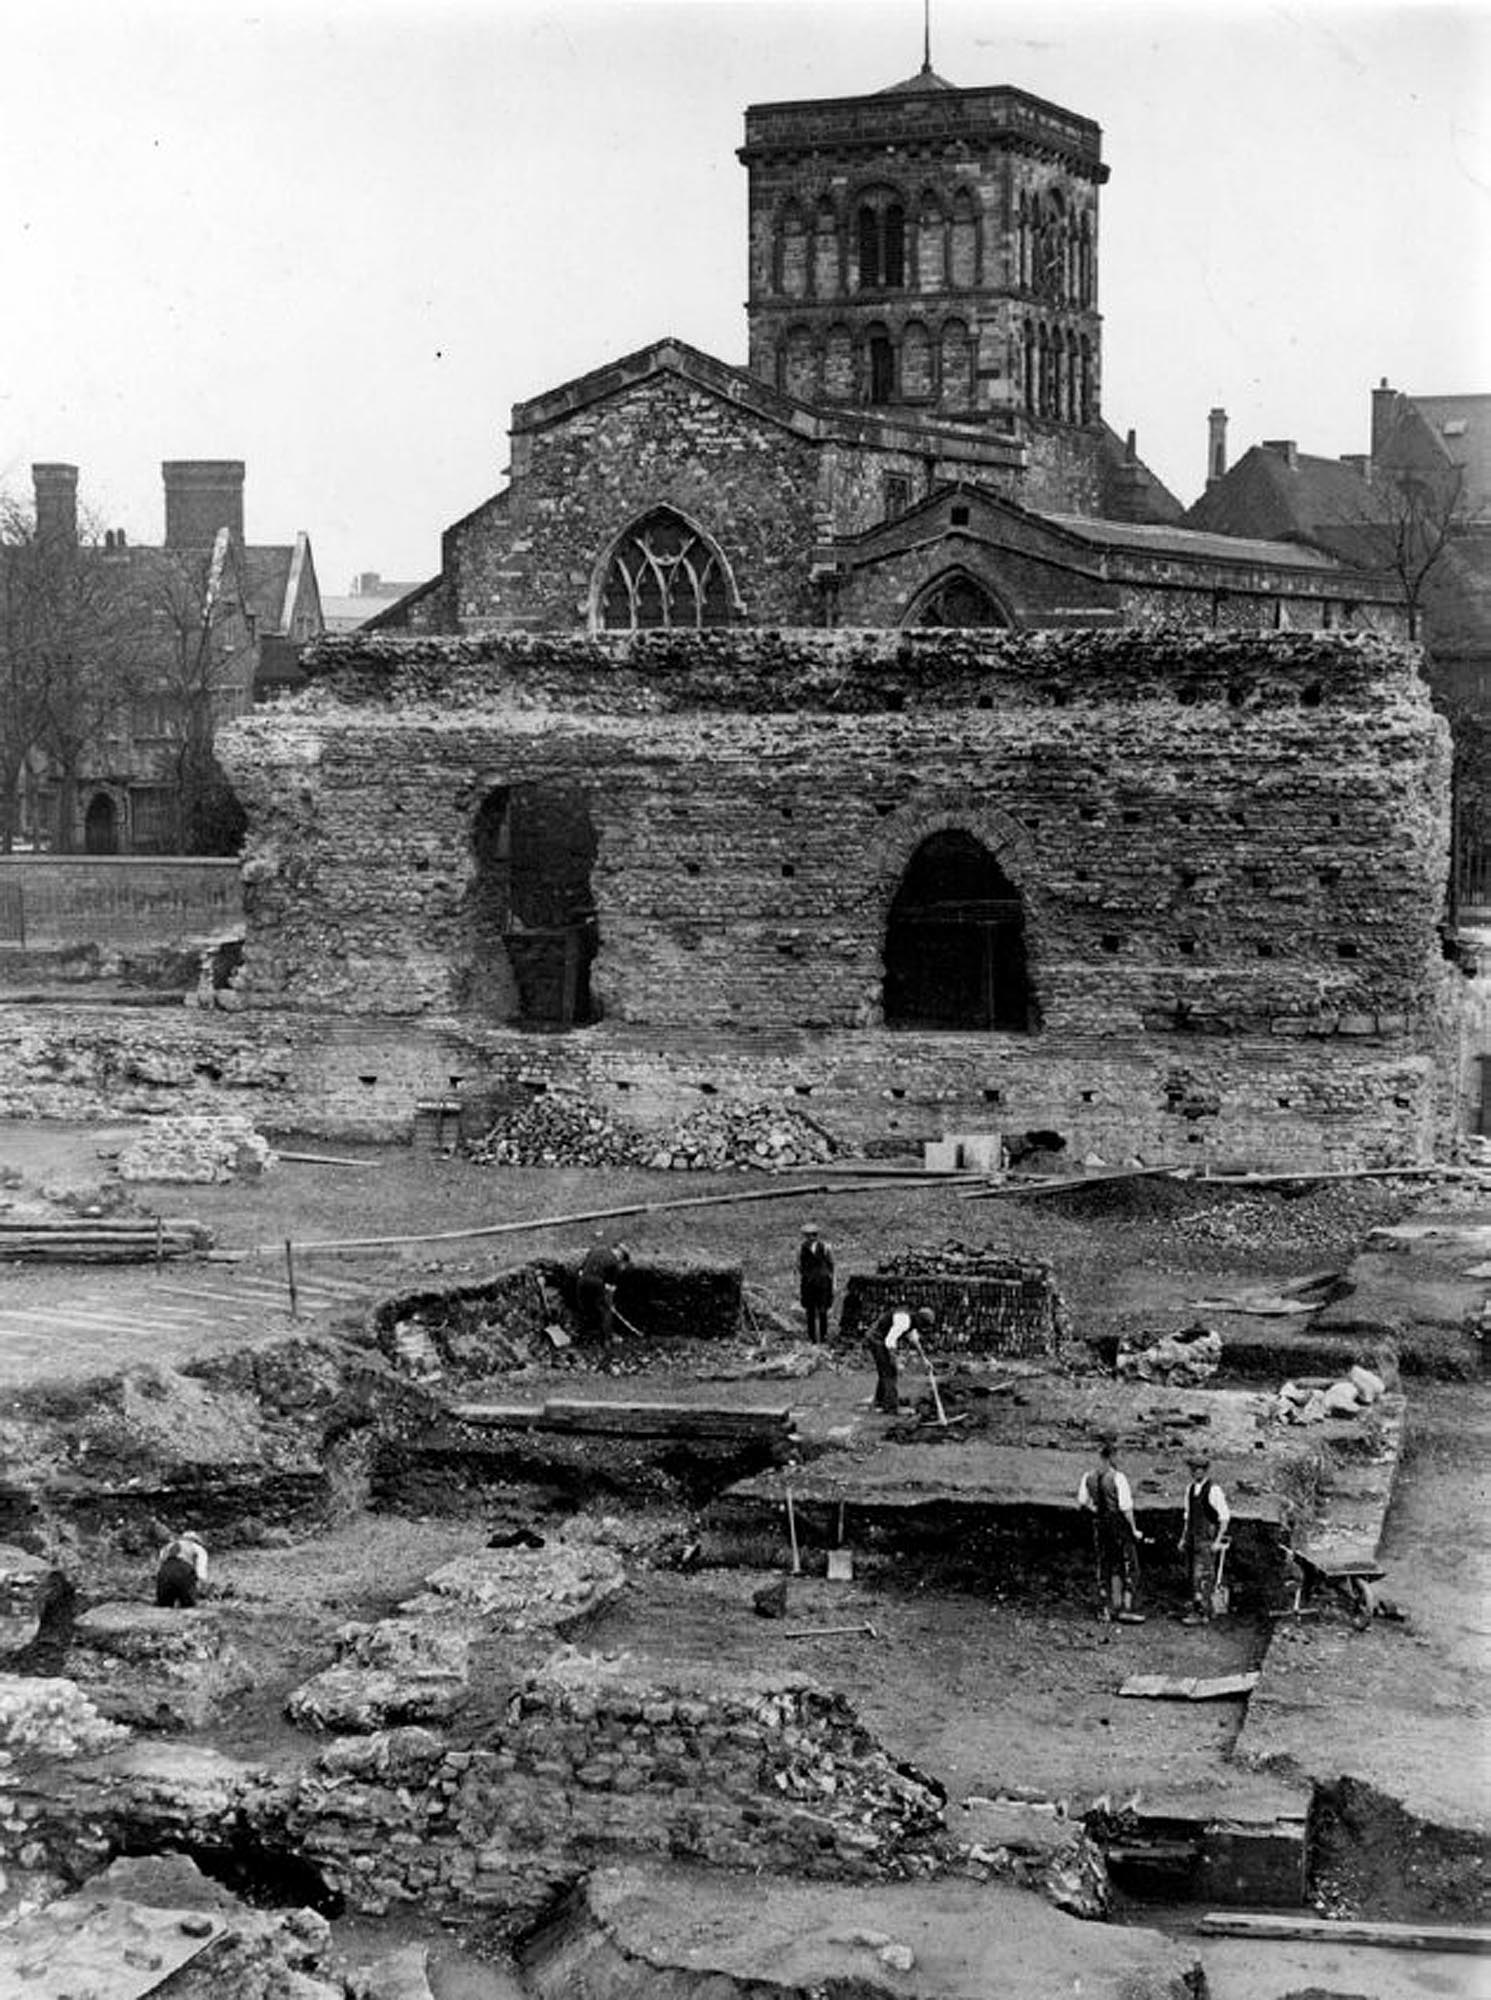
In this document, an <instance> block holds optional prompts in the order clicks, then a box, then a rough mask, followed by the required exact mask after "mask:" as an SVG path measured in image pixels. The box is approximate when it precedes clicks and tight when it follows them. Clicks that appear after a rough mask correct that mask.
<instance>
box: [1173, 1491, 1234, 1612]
mask: <svg viewBox="0 0 1491 2000" xmlns="http://www.w3.org/2000/svg"><path fill="white" fill-rule="evenodd" d="M1186 1464H1187V1465H1188V1466H1189V1467H1190V1470H1191V1478H1190V1483H1189V1485H1188V1486H1187V1487H1186V1497H1185V1518H1184V1520H1183V1522H1182V1525H1181V1531H1180V1542H1179V1548H1180V1553H1181V1554H1182V1556H1184V1557H1185V1559H1186V1563H1187V1566H1188V1567H1189V1570H1190V1579H1191V1604H1190V1609H1189V1610H1188V1611H1187V1612H1186V1614H1185V1616H1184V1617H1183V1618H1182V1619H1181V1621H1180V1622H1181V1624H1182V1625H1205V1624H1208V1623H1209V1622H1210V1620H1211V1615H1212V1613H1213V1611H1214V1610H1215V1609H1216V1608H1217V1599H1218V1597H1219V1595H1220V1592H1219V1589H1218V1585H1219V1583H1220V1580H1221V1566H1222V1564H1223V1562H1224V1561H1225V1560H1226V1552H1227V1530H1228V1528H1229V1527H1230V1526H1231V1525H1232V1510H1231V1508H1230V1507H1229V1506H1228V1505H1227V1495H1226V1494H1225V1493H1224V1492H1223V1491H1222V1489H1221V1487H1220V1486H1219V1485H1218V1484H1217V1482H1216V1481H1215V1480H1214V1479H1213V1478H1212V1476H1211V1460H1210V1459H1209V1458H1208V1457H1207V1455H1206V1453H1205V1452H1204V1451H1197V1452H1192V1454H1191V1456H1190V1457H1189V1458H1188V1459H1187V1460H1186ZM1223 1608H1224V1609H1225V1606H1224V1607H1223Z"/></svg>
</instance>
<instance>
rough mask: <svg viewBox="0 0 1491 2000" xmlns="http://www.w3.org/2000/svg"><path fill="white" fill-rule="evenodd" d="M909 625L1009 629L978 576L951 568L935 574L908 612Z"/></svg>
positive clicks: (998, 607) (991, 629)
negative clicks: (939, 574) (935, 576)
mask: <svg viewBox="0 0 1491 2000" xmlns="http://www.w3.org/2000/svg"><path fill="white" fill-rule="evenodd" d="M906 625H907V628H908V629H910V628H911V627H915V626H925V625H937V626H944V627H948V628H951V629H952V630H954V631H961V632H990V631H1008V630H1009V629H1010V621H1009V619H1008V618H1007V617H1006V616H1005V614H1004V611H1003V609H1002V608H1001V607H1000V605H999V604H998V602H997V601H996V599H995V598H994V596H993V593H992V592H991V591H989V590H988V589H987V588H986V587H985V586H984V585H983V584H982V583H980V582H979V580H978V578H977V577H976V576H970V575H969V573H968V571H967V570H966V569H950V570H946V571H944V573H943V574H942V575H941V576H939V577H937V578H935V579H934V580H933V581H932V582H931V583H930V584H928V586H927V588H926V589H925V590H924V591H923V592H922V594H921V596H920V597H918V598H916V599H915V601H914V602H913V604H912V606H911V609H910V611H909V612H908V613H907V614H906Z"/></svg>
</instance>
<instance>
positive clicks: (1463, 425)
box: [1385, 396, 1491, 518]
mask: <svg viewBox="0 0 1491 2000" xmlns="http://www.w3.org/2000/svg"><path fill="white" fill-rule="evenodd" d="M1404 401H1405V402H1406V403H1407V404H1408V405H1409V406H1410V408H1411V409H1412V410H1413V412H1414V413H1415V414H1416V415H1417V416H1418V417H1419V419H1420V421H1421V423H1422V425H1423V428H1424V431H1425V432H1426V433H1427V434H1428V437H1429V438H1430V439H1431V440H1432V441H1433V444H1434V445H1435V446H1436V447H1437V448H1438V449H1439V450H1440V451H1441V452H1443V454H1444V456H1445V458H1447V459H1448V460H1449V462H1450V464H1452V465H1458V466H1462V467H1463V468H1464V471H1465V485H1464V490H1463V494H1462V503H1463V506H1464V509H1465V511H1466V512H1467V513H1468V514H1470V515H1472V516H1473V517H1476V518H1480V517H1482V516H1484V515H1486V514H1488V513H1491V396H1405V398H1404ZM1395 442H1396V440H1395V439H1390V440H1389V448H1388V452H1387V453H1386V454H1385V456H1387V457H1389V458H1391V457H1392V456H1393V451H1392V446H1393V444H1394V443H1395Z"/></svg>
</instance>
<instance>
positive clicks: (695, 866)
mask: <svg viewBox="0 0 1491 2000" xmlns="http://www.w3.org/2000/svg"><path fill="white" fill-rule="evenodd" d="M312 666H313V674H314V678H313V680H312V683H311V685H310V687H309V688H308V690H307V692H306V693H305V694H303V695H302V696H300V697H299V698H298V699H297V700H296V701H294V702H293V703H291V704H289V705H287V706H284V707H278V708H276V709H274V710H273V711H266V712H264V713H255V714H253V715H250V716H247V717H245V718H243V719H241V720H240V721H238V722H237V723H235V724H233V725H231V727H230V728H229V730H228V731H227V732H226V733H225V737H224V741H223V744H222V746H221V754H222V755H223V757H224V760H225V762H226V763H227V764H228V765H229V767H230V769H231V772H232V776H233V780H234V783H235V785H236V786H237V788H238V789H239V791H240V794H241V795H242V796H243V798H244V799H245V802H246V804H247V806H248V809H249V813H250V818H251V833H250V840H249V846H248V851H247V854H246V857H245V864H244V870H243V874H244V883H245V905H246V920H247V925H248V937H247V944H246V954H245V962H244V966H243V968H242V970H241V972H240V973H239V975H237V979H236V983H235V985H234V987H233V988H232V989H231V991H230V992H229V993H227V994H225V995H223V996H219V997H220V998H225V999H228V1000H231V1001H232V1002H233V1003H234V1006H235V1008H236V1011H233V1012H225V1011H223V1010H222V1009H221V1008H214V1009H212V1010H203V1011H192V1010H187V1009H183V1010H181V1011H180V1012H179V1013H178V1012H176V1011H174V1010H162V1009H158V1008H155V1009H148V1010H138V1011H133V1010H129V1009H125V1008H117V1009H116V1008H90V1009H89V1010H88V1014H87V1016H86V1019H84V1020H83V1021H81V1022H79V1021H78V1020H77V1018H76V1016H75V1014H63V1013H60V1012H53V1011H51V1010H48V1009H45V1008H13V1009H7V1010H6V1012H5V1018H4V1020H3V1021H0V1114H4V1115H12V1116H14V1115H41V1116H54V1117H87V1116H90V1115H96V1114H97V1111H98V1109H99V1108H100V1107H101V1106H103V1105H105V1104H106V1105H107V1107H108V1113H109V1115H110V1116H111V1117H118V1116H121V1115H129V1114H131V1113H133V1112H137V1111H138V1112H148V1111H152V1110H164V1109H170V1110H173V1111H179V1110H187V1109H207V1108H215V1107H220V1106H221V1104H222V1101H223V1100H224V1099H225V1098H226V1099H227V1100H229V1102H230V1104H231V1106H232V1108H234V1109H242V1110H245V1111H247V1112H248V1113H249V1114H250V1115H251V1116H253V1117H255V1118H256V1119H257V1121H258V1122H259V1123H260V1124H261V1126H266V1127H268V1128H270V1129H275V1128H279V1129H289V1128H294V1129H301V1130H309V1131H319V1132H325V1133H328V1134H335V1133H346V1134H349V1135H351V1134H364V1135H368V1136H389V1135H391V1134H405V1133H408V1132H409V1131H410V1129H411V1126H412V1122H413V1113H414V1106H415V1103H416V1102H417V1101H419V1100H420V1099H423V1098H430V1097H444V1096H447V1095H449V1094H450V1093H452V1092H460V1091H467V1090H469V1091H473V1092H474V1091H492V1092H508V1093H511V1094H512V1095H514V1096H516V1097H518V1098H520V1099H521V1097H522V1096H523V1095H524V1094H525V1093H540V1092H543V1091H545V1090H547V1089H550V1088H562V1089H566V1090H573V1091H578V1092H580V1093H582V1094H589V1095H592V1096H593V1097H594V1098H595V1099H596V1101H597V1105H598V1108H599V1109H600V1110H601V1111H603V1112H604V1113H605V1114H606V1115H607V1116H608V1117H610V1118H612V1119H615V1120H618V1121H620V1122H622V1123H626V1124H630V1125H634V1126H636V1127H637V1128H639V1129H640V1130H643V1131H653V1130H656V1129H657V1128H658V1127H660V1126H662V1125H664V1124H667V1123H670V1122H672V1121H674V1120H676V1119H678V1118H679V1117H681V1116H684V1115H686V1114H687V1113H688V1112H689V1111H690V1110H691V1109H694V1108H697V1107H698V1106H699V1105H700V1104H702V1103H704V1102H705V1101H706V1100H713V1101H715V1102H719V1101H721V1100H723V1101H725V1102H727V1103H728V1102H730V1101H745V1102H748V1103H766V1104H772V1103H777V1102H781V1103H784V1104H787V1105H790V1106H793V1107H795V1108H797V1109H800V1110H804V1111H807V1112H809V1113H810V1114H811V1115H812V1117H813V1118H814V1119H816V1120H817V1121H818V1122H819V1123H820V1124H822V1125H823V1126H825V1127H826V1128H827V1129H828V1130H829V1131H830V1132H831V1133H832V1134H833V1135H834V1136H835V1137H836V1138H837V1139H838V1140H839V1141H840V1143H841V1144H842V1145H843V1146H845V1147H846V1148H850V1149H853V1150H860V1149H869V1150H872V1151H874V1150H882V1151H883V1150H895V1149H899V1150H906V1149H910V1148H914V1147H916V1146H918V1145H919V1144H920V1143H921V1141H922V1140H924V1139H926V1138H935V1137H938V1136H940V1135H941V1134H942V1133H943V1132H946V1131H950V1130H951V1131H959V1132H965V1133H966V1132H979V1131H996V1132H1004V1133H1022V1132H1024V1131H1027V1130H1048V1131H1055V1132H1058V1133H1060V1134H1061V1135H1062V1136H1063V1137H1064V1138H1065V1139H1066V1140H1067V1143H1068V1146H1069V1148H1071V1150H1072V1152H1073V1154H1074V1155H1075V1156H1077V1157H1081V1156H1083V1155H1084V1154H1088V1153H1093V1154H1097V1155H1099V1156H1101V1157H1103V1158H1104V1159H1106V1160H1107V1161H1109V1162H1110V1163H1118V1162H1120V1161H1123V1160H1126V1159H1128V1158H1131V1157H1136V1156H1137V1157H1141V1158H1144V1159H1146V1160H1149V1161H1159V1160H1168V1159H1175V1160H1181V1161H1189V1162H1192V1163H1195V1164H1198V1165H1200V1164H1203V1163H1204V1164H1210V1165H1221V1164H1251V1165H1257V1166H1263V1165H1285V1164H1293V1165H1298V1166H1301V1167H1303V1166H1311V1167H1322V1166H1332V1167H1345V1166H1353V1165H1382V1164H1392V1163H1397V1162H1406V1161H1414V1160H1422V1159H1424V1158H1425V1157H1428V1156H1430V1155H1431V1154H1432V1152H1433V1151H1434V1150H1435V1149H1436V1148H1437V1147H1438V1146H1440V1145H1442V1144H1443V1142H1444V1140H1445V1137H1446V1133H1447V1130H1448V1128H1449V1127H1450V1126H1451V1125H1453V1124H1455V1123H1457V1122H1464V1121H1465V1112H1464V1109H1463V1105H1464V1098H1465V1090H1464V1082H1463V1080H1464V1078H1465V1077H1466V1076H1467V1075H1468V1074H1469V1073H1470V1072H1472V1071H1473V1070H1474V1068H1475V1065H1474V1064H1473V1063H1472V1062H1471V1061H1470V1060H1469V1058H1468V1055H1467V1050H1466V1043H1465V1028H1464V1020H1463V1017H1464V1010H1465V994H1466V992H1467V990H1468V989H1469V987H1470V982H1468V981H1467V980H1466V979H1465V977H1464V975H1463V973H1461V972H1459V971H1458V970H1457V969H1455V968H1453V967H1451V966H1448V965H1447V964H1446V963H1445V961H1444V958H1443V954H1442V952H1441V948H1440V940H1439V932H1438V924H1439V920H1440V918H1441V915H1442V912H1443V891H1444V881H1445V872H1446V865H1447V860H1446V848H1447V794H1446V764H1447V740H1446V732H1445V728H1444V725H1443V723H1442V722H1441V721H1440V720H1439V719H1437V718H1436V717H1435V715H1434V713H1433V711H1432V709H1431V707H1430V705H1429V701H1428V697H1427V693H1426V691H1425V688H1424V686H1423V683H1422V681H1421V679H1420V677H1419V674H1418V671H1417V667H1418V661H1417V656H1416V654H1414V653H1413V652H1411V651H1408V650H1405V649H1401V648H1398V647H1395V646H1393V645H1391V644H1389V643H1387V642H1384V641H1381V640H1378V639H1374V638H1369V637H1346V636H1327V635H1303V634H1287V633H1284V634H1276V635H1271V636H1268V637H1257V636H1245V635H1238V636H1235V637H1230V638H1225V639H1223V638H1216V637H1212V638H1199V637H1196V636H1193V635H1186V634H1182V633H1179V632H1161V633H1157V634H1156V633H1151V634H1145V635H1136V634H1133V633H1123V634H1101V635H1100V634H1085V635H1079V634H1069V633H1063V634H1054V633H1053V634H1044V635H1023V636H1015V635H990V636H984V635H957V636H956V637H954V636H952V635H949V634H945V633H944V634H930V635H909V634H906V635H899V634H867V633H855V632H848V633H845V632H836V633H805V632H794V633H776V632H751V633H730V634H718V635H712V634H709V635H697V634H691V635H687V636H682V635H680V636H678V637H671V638H670V637H668V636H667V635H653V636H650V637H648V638H645V639H640V640H619V639H618V640H614V641H606V642H595V641H589V640H584V639H581V638H577V637H560V636H557V635H556V636H553V637H547V636H542V635H528V636H521V637H520V636H510V637H505V638H501V639H492V640H487V641H478V640H434V639H426V640H404V639H388V638H381V639H364V640H361V641H358V640H356V639H354V640H351V641H342V642H335V643H331V644H327V645H324V646H323V647H322V648H321V649H320V650H319V652H318V653H317V654H316V656H315V657H314V659H313V662H312ZM515 783H517V784H522V785H532V786H538V787H542V786H544V785H546V784H549V783H552V784H553V785H555V786H556V787H560V786H562V787H567V788H571V789H574V788H578V790H579V791H580V792H581V793H583V794H584V796H585V798H586V799H587V801H588V805H589V811H590V816H591V820H592V822H593V825H594V828H595V831H596V835H597V842H598V846H597V857H596V862H595V866H594V869H593V874H592V882H591V887H592V889H593V892H594V900H595V908H596V913H597V924H598V931H599V949H598V953H597V956H596V959H595V962H594V965H593V967H592V981H593V986H594V990H595V992H596V994H597V996H598V999H599V1003H600V1009H601V1018H600V1020H599V1021H598V1022H597V1023H596V1024H595V1025H594V1026H589V1027H583V1028H577V1029H573V1030H571V1031H569V1032H560V1031H552V1030H547V1029H542V1028H538V1027H535V1026H533V1025H527V1026H519V1025H517V1024H515V1023H514V1022H513V1021H512V1019H511V1018H510V1016H508V1015H504V1014H503V1012H502V1008H503V1006H504V1005H506V1006H510V1004H511V1003H510V1001H509V1002H501V1001H499V1003H498V1004H497V1006H496V1008H495V1010H494V1007H493V1005H492V1003H491V1000H490V996H491V995H492V994H497V995H499V996H500V995H501V994H502V993H504V992H506V993H507V994H509V995H510V994H511V993H512V991H513V986H512V982H511V981H508V982H503V981H501V980H495V979H487V980H485V981H483V980H481V979H477V978H474V977H473V974H474V973H475V972H479V971H480V970H481V969H482V967H481V965H480V964H479V963H478V961H479V960H480V958H481V954H482V953H483V952H485V953H488V954H490V953H491V952H492V951H494V950H497V951H500V950H501V949H502V946H501V944H500V941H499V942H497V943H496V944H495V945H494V943H493V941H492V939H491V937H490V934H489V932H488V933H487V934H485V935H484V934H483V933H482V931H481V927H480V924H479V923H478V921H477V904H478V901H479V899H478V898H477V897H476V896H475V895H474V893H473V892H474V886H475V882H476V868H477V860H476V854H475V850H474V848H473V843H472V833H473V827H474V824H475V821H476V817H477V814H478V812H479V810H480V808H481V805H482V802H483V800H484V799H486V798H488V797H489V796H490V795H491V794H492V793H493V791H494V790H495V789H497V788H499V787H503V786H511V785H513V784H515ZM949 829H954V830H962V831H965V832H966V833H968V834H970V835H972V836H973V837H974V838H976V839H977V840H978V841H980V842H981V843H982V844H983V845H984V847H985V849H986V850H987V852H988V853H989V854H991V855H992V856H993V857H994V858H995V859H996V860H997V862H998V864H999V866H1000V868H1001V869H1002V870H1003V871H1004V874H1005V876H1006V877H1007V879H1008V881H1009V882H1010V883H1011V884H1012V886H1013V888H1014V890H1015V891H1016V892H1017V893H1018V896H1019V898H1020V901H1021V904H1022V906H1023V913H1024V925H1025V941H1026V953H1027V961H1028V971H1029V982H1030V988H1031V992H1032V996H1033V999H1034V1003H1035V1018H1036V1021H1037V1025H1036V1026H1034V1027H1033V1028H1032V1029H1031V1030H1029V1031H1027V1032H1018V1031H1012V1030H1003V1029H1002V1030H998V1031H994V1030H974V1029H965V1030H958V1031H952V1032H933V1031H929V1030H923V1029H913V1028H892V1027H887V1026H886V1025H885V1024H884V1021H883V1018H882V990H883V980H884V956H883V954H884V950H885V939H886V925H887V917H888V914H889V911H890V907H891V904H892V901H893V899H894V897H895V895H896V892H897V888H898V886H899V884H900V883H901V881H902V878H903V875H904V873H905V870H906V868H907V866H908V864H909V862H910V861H911V858H912V856H913V855H914V854H915V853H916V851H917V849H918V846H919V844H920V843H921V842H922V841H924V840H925V839H926V838H928V837H929V836H931V835H935V834H938V833H939V832H943V831H945V830H949ZM488 969H490V968H488ZM472 993H484V994H486V995H487V996H489V997H488V999H487V1000H486V1001H485V1002H484V1004H483V1006H474V1005H469V1004H466V1003H465V999H464V996H466V995H468V994H472Z"/></svg>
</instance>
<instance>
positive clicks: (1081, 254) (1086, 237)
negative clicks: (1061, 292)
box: [1077, 215, 1094, 306]
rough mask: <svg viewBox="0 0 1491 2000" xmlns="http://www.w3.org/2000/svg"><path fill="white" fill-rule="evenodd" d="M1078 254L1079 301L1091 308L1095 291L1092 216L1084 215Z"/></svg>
mask: <svg viewBox="0 0 1491 2000" xmlns="http://www.w3.org/2000/svg"><path fill="white" fill-rule="evenodd" d="M1077 254H1078V263H1079V277H1078V300H1079V303H1080V304H1082V305H1084V306H1090V305H1091V304H1092V303H1093V291H1094V284H1093V267H1092V217H1091V216H1090V215H1084V216H1083V218H1082V223H1081V229H1080V233H1079V236H1078V244H1077Z"/></svg>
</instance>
